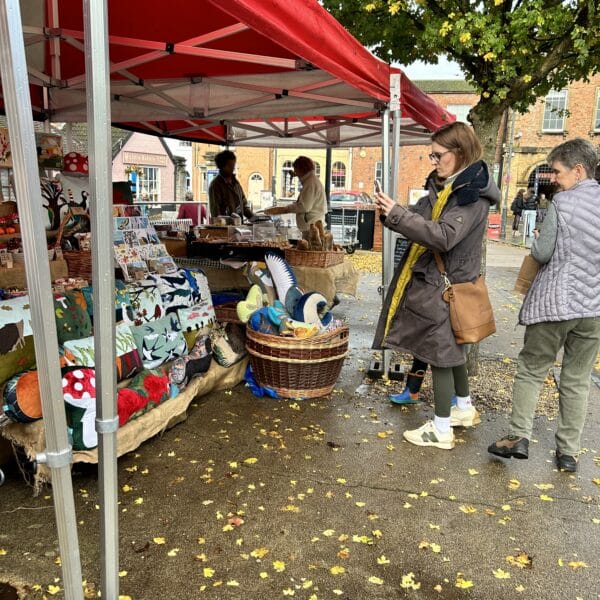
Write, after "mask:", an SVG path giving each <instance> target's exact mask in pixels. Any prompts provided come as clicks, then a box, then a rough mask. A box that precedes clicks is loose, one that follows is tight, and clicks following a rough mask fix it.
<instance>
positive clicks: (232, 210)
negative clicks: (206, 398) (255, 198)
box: [208, 150, 254, 220]
mask: <svg viewBox="0 0 600 600" xmlns="http://www.w3.org/2000/svg"><path fill="white" fill-rule="evenodd" d="M236 160H237V159H236V157H235V154H234V153H233V152H231V150H223V152H219V154H217V155H216V156H215V163H216V164H217V168H218V169H219V174H218V175H217V176H216V177H215V178H214V179H213V180H212V181H211V184H210V187H209V188H208V202H209V207H210V216H211V217H219V216H227V217H229V216H231V215H234V214H235V215H238V216H240V217H242V220H243V218H244V217H246V218H248V219H251V218H252V217H253V216H254V213H253V212H252V210H251V209H250V207H249V206H248V200H246V195H245V194H244V190H243V189H242V186H241V185H240V182H239V181H238V180H237V178H236V176H235V163H236Z"/></svg>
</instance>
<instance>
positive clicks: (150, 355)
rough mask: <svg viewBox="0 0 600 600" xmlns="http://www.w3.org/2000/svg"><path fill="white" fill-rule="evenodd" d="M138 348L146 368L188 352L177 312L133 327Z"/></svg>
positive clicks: (154, 367)
mask: <svg viewBox="0 0 600 600" xmlns="http://www.w3.org/2000/svg"><path fill="white" fill-rule="evenodd" d="M132 332H133V337H134V338H135V343H136V346H137V349H138V351H139V353H140V355H141V357H142V363H143V364H144V368H146V369H156V368H157V367H160V365H162V364H164V363H166V362H168V361H170V360H173V359H175V358H177V357H179V356H184V355H185V354H187V345H186V342H185V338H184V337H183V334H182V332H181V325H180V323H179V319H178V318H177V315H176V314H171V315H168V316H166V317H163V318H162V319H159V320H158V321H152V322H150V323H146V324H144V325H139V326H138V327H133V328H132Z"/></svg>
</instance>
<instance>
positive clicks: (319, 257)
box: [285, 248, 344, 269]
mask: <svg viewBox="0 0 600 600" xmlns="http://www.w3.org/2000/svg"><path fill="white" fill-rule="evenodd" d="M285 260H287V261H288V262H289V263H290V265H292V266H293V267H318V268H320V269H325V268H327V267H333V266H334V265H339V264H340V263H343V262H344V251H341V252H339V251H337V250H298V249H296V248H288V249H286V251H285Z"/></svg>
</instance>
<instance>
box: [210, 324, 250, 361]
mask: <svg viewBox="0 0 600 600" xmlns="http://www.w3.org/2000/svg"><path fill="white" fill-rule="evenodd" d="M210 339H211V341H212V352H213V356H214V358H215V360H216V361H217V363H218V364H220V365H221V366H222V367H226V368H227V367H231V366H233V365H235V364H236V363H238V362H240V360H242V359H243V358H244V357H245V356H246V337H245V332H244V329H243V328H242V327H241V326H240V325H238V324H237V323H227V324H226V325H225V327H219V328H217V329H214V330H213V331H211V333H210Z"/></svg>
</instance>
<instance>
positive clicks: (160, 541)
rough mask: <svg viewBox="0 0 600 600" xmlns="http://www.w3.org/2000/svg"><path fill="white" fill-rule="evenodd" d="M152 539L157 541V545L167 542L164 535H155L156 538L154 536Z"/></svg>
mask: <svg viewBox="0 0 600 600" xmlns="http://www.w3.org/2000/svg"><path fill="white" fill-rule="evenodd" d="M152 541H153V542H154V543H155V544H156V545H157V546H160V545H161V544H164V543H166V540H165V538H164V537H155V538H152Z"/></svg>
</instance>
